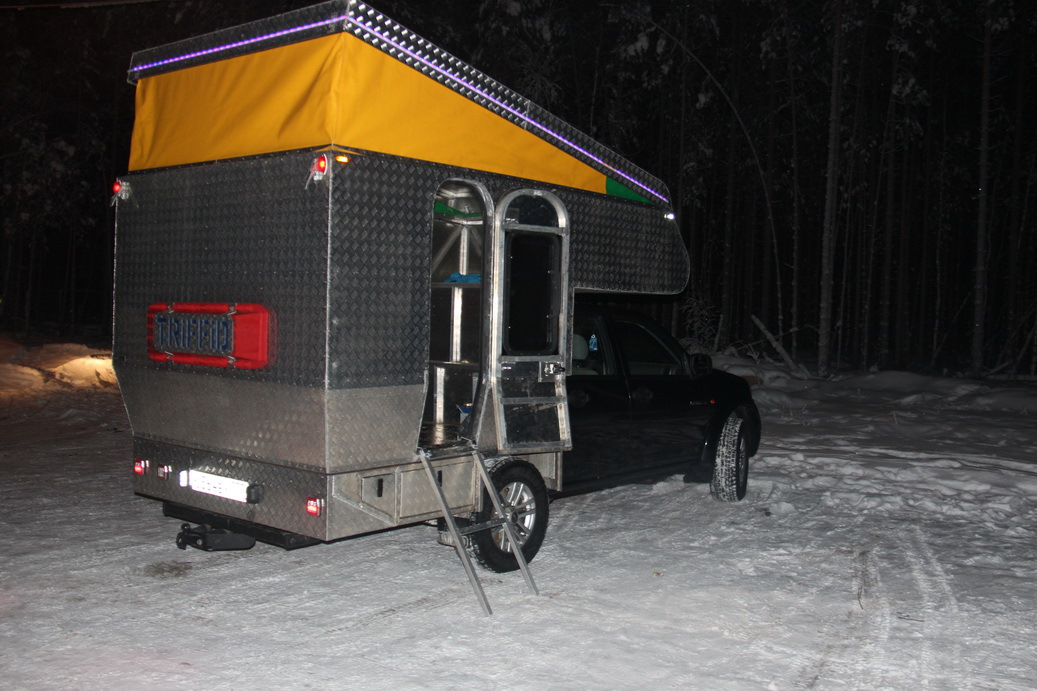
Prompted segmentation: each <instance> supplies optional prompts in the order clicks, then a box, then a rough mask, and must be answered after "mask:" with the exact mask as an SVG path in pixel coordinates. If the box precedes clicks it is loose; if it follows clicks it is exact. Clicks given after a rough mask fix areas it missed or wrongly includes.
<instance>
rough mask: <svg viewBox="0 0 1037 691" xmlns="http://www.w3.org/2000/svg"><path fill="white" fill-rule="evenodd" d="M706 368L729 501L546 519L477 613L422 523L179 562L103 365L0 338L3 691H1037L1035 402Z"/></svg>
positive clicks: (675, 501) (1021, 392)
mask: <svg viewBox="0 0 1037 691" xmlns="http://www.w3.org/2000/svg"><path fill="white" fill-rule="evenodd" d="M726 365H727V366H729V367H731V368H732V369H735V370H736V371H738V372H739V373H741V374H743V375H746V376H749V377H753V378H754V379H756V380H759V383H758V384H757V385H756V386H755V395H756V397H757V400H758V402H759V404H760V408H761V411H762V413H763V419H764V425H765V429H764V437H763V443H762V446H761V448H760V453H759V454H758V455H757V456H756V457H755V458H754V459H753V463H752V467H751V468H752V469H751V476H750V490H749V495H748V497H747V498H746V500H745V501H743V502H741V503H739V504H734V505H730V504H721V503H719V502H715V501H712V500H711V499H710V498H709V493H708V489H707V487H705V486H701V485H685V484H683V483H682V482H681V480H680V478H677V477H674V478H670V479H667V480H664V481H661V482H658V483H655V484H642V485H633V486H627V487H621V488H616V489H612V490H609V491H604V492H599V493H594V494H586V495H582V496H575V497H569V498H563V499H559V500H557V501H555V502H554V503H553V504H552V505H551V524H550V526H549V528H548V537H547V541H546V542H545V545H544V548H543V549H542V550H541V552H540V554H539V556H538V557H537V558H536V560H535V561H533V563H532V570H533V574H534V576H535V578H536V581H537V585H538V586H539V588H540V590H541V596H540V597H534V596H532V595H530V594H529V593H528V592H527V590H526V588H525V584H524V582H523V580H522V578H521V576H520V575H519V574H517V573H516V574H507V575H498V574H490V573H487V572H481V573H480V576H481V577H482V580H483V583H484V585H485V588H486V591H487V595H488V596H489V599H490V602H491V604H492V605H493V607H494V610H495V613H494V615H493V616H492V617H487V616H485V615H484V614H483V613H482V611H481V609H480V607H479V605H478V601H477V600H476V598H475V596H474V595H473V593H472V590H471V588H470V586H469V584H468V582H467V579H466V578H465V574H464V571H463V569H462V568H461V565H460V563H459V561H458V559H457V557H456V555H455V554H454V552H453V550H452V549H451V548H447V547H441V546H438V545H436V544H435V528H433V527H429V526H424V525H422V526H416V527H411V528H405V529H402V530H395V531H389V532H385V533H381V534H377V535H371V536H365V537H360V538H356V539H352V540H346V541H342V542H338V543H335V544H329V545H320V546H316V547H310V548H306V549H302V550H297V551H293V552H285V551H282V550H281V549H278V548H275V547H269V546H266V545H262V544H260V545H257V546H256V547H255V548H254V549H253V550H251V551H248V552H225V553H204V552H197V551H180V550H178V549H177V548H176V547H175V546H174V544H173V537H174V535H175V533H176V531H177V528H178V525H179V522H178V521H175V520H173V519H168V518H163V517H162V515H161V507H160V505H159V504H158V503H157V502H154V501H152V500H146V499H142V498H140V497H136V496H134V495H133V494H132V492H131V490H130V480H129V478H130V431H129V428H128V424H127V422H126V417H125V414H124V412H123V410H122V407H121V405H122V404H121V400H120V398H119V394H118V389H117V388H116V387H115V386H114V383H113V380H112V378H111V372H110V368H109V367H108V365H107V362H106V361H105V360H104V359H103V353H97V352H94V351H91V350H89V349H86V348H83V347H80V346H48V347H45V348H36V349H31V350H29V351H26V350H24V349H22V348H20V347H19V346H17V345H15V344H14V343H12V342H10V341H7V340H0V687H3V688H5V689H19V688H28V689H38V688H62V689H64V688H206V689H246V688H353V687H357V688H359V687H363V688H377V689H381V688H384V689H399V688H408V689H409V688H458V689H468V688H472V689H476V688H480V689H481V688H495V687H496V688H518V689H534V688H535V689H544V688H551V689H556V688H562V689H589V688H616V689H625V688H642V689H643V688H702V689H745V688H774V689H794V688H804V687H816V688H860V689H873V688H895V689H911V688H918V687H929V688H937V689H966V688H970V689H971V688H981V689H1031V688H1035V687H1037V574H1035V566H1037V559H1035V558H1037V425H1035V424H1034V423H1035V414H1037V388H1035V387H1034V386H1033V385H1032V384H1031V385H1021V384H1005V385H997V386H992V385H989V384H983V383H978V382H971V381H966V380H951V379H935V378H929V377H922V376H917V375H910V374H904V373H895V372H886V373H878V374H867V375H861V376H857V377H853V378H848V379H843V380H841V381H838V382H820V381H802V380H797V379H793V378H791V377H788V376H787V375H785V374H783V373H781V372H780V371H777V370H774V369H766V370H757V369H755V368H753V367H752V366H750V365H747V364H746V363H739V362H733V361H730V362H727V363H726Z"/></svg>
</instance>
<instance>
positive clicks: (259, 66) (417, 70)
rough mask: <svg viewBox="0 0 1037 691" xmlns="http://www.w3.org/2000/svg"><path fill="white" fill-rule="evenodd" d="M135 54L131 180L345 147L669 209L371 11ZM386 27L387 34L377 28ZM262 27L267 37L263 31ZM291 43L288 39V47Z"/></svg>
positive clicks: (509, 97) (315, 15)
mask: <svg viewBox="0 0 1037 691" xmlns="http://www.w3.org/2000/svg"><path fill="white" fill-rule="evenodd" d="M281 21H282V22H293V21H294V22H295V25H294V26H291V25H289V26H287V27H269V28H270V29H271V30H270V31H269V32H268V33H267V34H262V33H257V35H255V36H252V37H250V38H248V39H246V40H240V39H239V40H237V41H229V42H227V43H222V44H221V43H220V41H221V39H229V38H230V37H224V36H221V35H220V34H211V35H210V36H209V37H202V39H200V40H203V39H206V38H208V41H207V42H206V43H205V47H204V48H201V49H200V50H191V49H190V47H189V46H183V45H182V44H175V45H174V46H172V47H167V49H168V48H174V47H177V46H179V47H180V51H181V52H180V53H179V54H170V55H166V56H165V57H163V56H162V54H161V53H159V54H156V51H162V50H163V48H159V49H153V50H151V51H146V52H144V53H138V54H136V55H135V56H134V61H133V66H132V67H131V70H130V77H131V81H136V82H137V96H136V106H137V112H136V121H135V124H134V129H133V139H132V148H131V156H130V169H131V170H133V171H138V170H145V169H152V168H160V167H167V166H179V165H185V164H193V163H200V162H206V161H214V160H222V159H228V158H238V157H242V156H253V155H258V154H266V153H275V152H281V151H290V150H296V149H305V148H314V147H322V146H337V147H343V148H347V149H359V150H365V151H371V152H378V153H384V154H390V155H395V156H403V157H406V158H411V159H416V160H422V161H429V162H434V163H441V164H445V165H450V166H456V167H460V168H470V169H475V170H482V171H487V172H491V173H498V174H502V175H509V176H514V177H518V178H525V179H529V180H535V181H538V182H543V183H547V184H551V185H560V186H564V187H571V188H575V189H580V190H586V191H589V192H597V193H600V194H609V195H614V196H620V197H626V198H630V199H636V200H639V201H647V202H653V203H666V202H667V199H666V196H667V194H666V190H665V187H664V186H663V185H662V183H660V182H659V181H658V180H655V179H654V178H652V177H651V176H650V175H648V174H647V173H645V172H644V171H641V170H640V169H638V168H636V166H633V165H632V164H630V163H629V162H626V161H624V160H623V159H621V158H620V157H618V156H617V155H616V154H614V153H612V152H611V151H608V150H607V149H605V147H602V146H601V145H600V144H597V143H596V142H593V140H590V139H589V138H587V137H585V136H584V135H582V134H581V133H579V132H577V131H576V130H574V129H573V128H571V127H569V126H568V125H566V124H565V123H563V122H561V121H560V120H558V119H557V118H554V117H553V116H551V115H550V114H548V113H546V112H545V111H543V110H542V109H540V108H538V107H536V106H535V105H533V104H531V103H530V102H528V101H527V100H525V99H523V98H522V97H520V96H518V95H517V94H515V93H514V92H511V91H510V90H508V89H506V88H505V87H503V86H501V85H500V84H498V83H496V82H494V81H493V80H491V79H490V78H488V77H486V76H485V75H482V74H481V73H479V72H477V71H475V70H474V69H472V68H470V67H468V66H467V65H465V64H464V63H462V62H460V61H459V60H456V58H453V57H452V56H449V55H448V54H446V53H445V52H443V51H441V50H440V49H438V48H436V47H435V46H432V45H431V44H428V43H427V42H424V41H423V40H421V39H418V38H417V37H415V36H414V35H413V34H411V33H409V32H406V31H405V30H404V31H400V32H394V31H392V29H394V28H396V27H395V26H392V25H391V24H389V23H388V20H386V19H385V18H384V17H382V16H381V15H378V14H377V13H376V12H374V11H373V10H371V9H370V8H367V7H366V6H364V5H363V4H362V3H345V2H331V3H325V4H324V5H318V6H315V7H314V8H309V9H308V10H303V11H300V12H297V13H291V14H289V15H282V18H281ZM379 23H381V24H382V25H379ZM262 28H264V27H258V28H257V32H258V31H261V30H262ZM286 39H291V40H288V41H286Z"/></svg>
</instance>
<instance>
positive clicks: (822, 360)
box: [817, 0, 843, 376]
mask: <svg viewBox="0 0 1037 691" xmlns="http://www.w3.org/2000/svg"><path fill="white" fill-rule="evenodd" d="M832 29H833V31H835V44H834V46H833V48H832V93H831V98H830V100H829V108H828V165H827V167H826V175H827V179H826V182H825V216H824V227H823V229H822V235H821V291H820V293H821V298H820V304H819V307H820V318H819V319H818V338H817V371H818V374H820V375H821V376H827V375H828V371H829V360H830V359H831V346H832V289H833V282H834V280H835V217H836V208H837V201H838V200H837V198H836V197H837V193H838V189H839V112H840V110H841V109H842V82H843V0H835V3H834V5H833V8H832Z"/></svg>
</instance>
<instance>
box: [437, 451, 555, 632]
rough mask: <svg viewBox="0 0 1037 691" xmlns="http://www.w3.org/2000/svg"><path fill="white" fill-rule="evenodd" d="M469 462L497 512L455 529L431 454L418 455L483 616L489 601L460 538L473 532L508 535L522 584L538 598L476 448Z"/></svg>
mask: <svg viewBox="0 0 1037 691" xmlns="http://www.w3.org/2000/svg"><path fill="white" fill-rule="evenodd" d="M470 453H471V454H472V462H473V463H474V464H475V467H476V468H477V469H478V473H479V479H480V480H482V485H483V487H485V488H486V493H487V494H488V495H490V501H491V502H493V508H494V509H495V510H496V511H497V518H493V519H490V520H489V521H486V522H485V523H475V524H473V525H468V526H465V527H464V528H459V527H458V526H457V521H455V520H454V516H453V514H452V513H451V512H450V505H449V504H448V503H447V500H446V495H445V494H444V493H443V488H442V487H441V486H440V484H439V482H438V481H437V479H436V472H435V471H434V470H433V469H432V454H431V453H430V452H429V451H428V450H426V449H421V450H420V452H419V455H420V456H421V463H422V465H423V466H425V473H426V474H427V475H428V480H429V483H430V484H431V485H432V488H433V489H434V490H435V493H436V497H437V498H438V499H439V507H440V509H441V510H442V512H443V518H444V520H445V521H446V526H447V530H449V531H450V537H451V538H452V540H453V543H454V549H456V550H457V556H459V557H460V558H461V564H462V565H463V566H464V570H465V573H467V574H468V581H469V582H470V583H471V584H472V589H473V590H474V591H475V595H476V597H478V598H479V604H480V605H482V608H483V611H484V612H486V614H493V610H492V609H491V608H490V602H489V600H487V599H486V592H485V591H484V590H483V587H482V583H481V582H480V581H479V576H477V575H476V573H475V566H474V565H473V564H472V557H471V555H470V554H468V550H466V549H465V546H464V540H463V536H464V535H470V534H472V533H477V532H479V531H480V530H491V529H493V528H496V527H498V526H502V527H503V528H504V531H505V532H506V533H507V535H508V541H509V542H510V544H511V550H512V553H513V554H514V555H515V560H516V561H517V562H518V565H519V569H520V570H521V571H522V576H523V577H524V578H525V579H526V585H527V586H528V587H529V592H531V593H533V594H534V595H539V594H540V591H539V590H537V587H536V583H534V582H533V574H532V573H530V571H529V564H527V563H526V555H524V554H523V553H522V548H521V545H520V544H519V541H518V536H517V535H516V534H515V530H514V529H513V528H512V527H511V523H510V522H509V521H508V520H507V519H506V518H505V517H504V509H503V507H502V506H501V501H500V496H499V495H498V494H497V488H496V487H494V486H493V480H492V479H491V478H490V473H489V471H487V470H486V459H485V457H484V456H483V454H482V452H481V451H479V450H478V449H475V448H473V449H471V451H470Z"/></svg>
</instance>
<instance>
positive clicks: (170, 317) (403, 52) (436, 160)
mask: <svg viewBox="0 0 1037 691" xmlns="http://www.w3.org/2000/svg"><path fill="white" fill-rule="evenodd" d="M129 80H130V82H131V83H132V84H135V85H136V118H135V122H134V127H133V134H132V143H131V154H130V161H129V166H128V170H129V172H127V173H126V174H125V175H123V176H122V177H120V178H119V180H118V181H117V183H116V189H115V196H114V198H113V203H114V204H115V205H116V207H117V210H116V235H117V251H116V271H115V305H114V315H115V316H114V320H115V327H114V333H115V338H114V346H113V355H114V363H115V368H116V371H117V374H118V378H119V383H120V386H121V388H122V392H123V396H124V399H125V403H126V408H127V411H128V415H129V419H130V423H131V426H132V429H133V443H134V446H133V455H134V460H133V471H134V476H133V477H134V491H135V492H136V493H138V494H140V495H144V496H147V497H152V498H155V499H158V500H160V501H161V502H162V503H163V506H164V512H165V514H166V515H168V516H172V517H176V518H178V519H181V520H183V521H185V522H186V523H185V524H184V527H183V529H182V531H181V533H180V535H179V536H178V544H179V545H180V546H181V547H185V546H195V547H200V548H203V549H233V548H245V547H248V546H251V544H253V543H254V540H255V539H256V538H258V539H260V540H262V541H265V542H269V543H271V544H275V545H280V546H282V547H285V548H295V547H300V546H304V545H308V544H313V543H316V542H321V541H332V540H337V539H339V538H344V537H348V536H353V535H358V534H362V533H367V532H371V531H376V530H381V529H385V528H390V527H395V526H401V525H408V524H415V523H421V522H426V521H432V520H436V519H439V521H440V524H441V525H442V526H443V528H444V530H445V531H446V533H445V534H446V537H445V538H444V541H445V542H447V543H451V544H455V546H457V547H458V552H459V553H460V554H462V561H463V562H465V563H466V568H468V570H469V576H470V577H471V576H472V574H471V569H470V562H469V561H468V560H467V557H466V556H464V555H465V554H466V552H465V550H464V549H462V548H461V545H462V544H465V545H468V547H469V548H470V550H471V553H473V554H474V555H475V556H476V557H477V560H478V561H480V562H481V563H482V564H483V565H484V566H487V567H489V568H491V569H494V570H497V571H507V570H513V569H515V568H522V569H523V571H524V572H525V573H526V574H527V581H529V582H530V585H532V581H531V579H529V577H528V570H527V569H526V568H525V561H526V560H528V559H531V558H532V557H533V556H534V555H535V554H536V551H537V549H538V548H539V547H540V544H541V542H542V540H543V539H544V534H545V530H546V525H547V515H548V492H549V491H551V492H558V491H561V490H563V489H565V483H564V476H563V468H562V466H563V463H562V461H563V458H564V457H565V455H566V452H567V451H569V450H570V449H571V448H572V445H573V441H572V430H573V427H572V425H571V421H570V401H569V399H568V396H567V376H566V375H567V374H568V373H573V374H574V378H573V379H574V381H575V378H576V377H578V376H580V375H579V374H578V373H577V372H580V371H582V372H584V373H585V374H584V378H586V376H591V375H593V374H597V372H596V371H594V370H593V369H591V368H586V367H584V368H583V369H582V370H581V369H580V367H577V368H576V369H574V364H573V349H574V347H575V348H576V349H577V351H578V353H577V354H578V355H580V356H582V357H586V356H587V355H588V352H587V351H588V340H587V337H588V336H590V337H591V340H592V341H595V340H597V338H598V335H597V334H590V333H587V334H579V333H577V334H576V335H575V336H574V331H573V324H574V315H573V305H574V296H575V294H576V293H578V292H597V293H628V294H629V293H676V292H679V291H680V290H681V289H682V288H683V286H684V284H685V282H686V280H687V275H688V266H689V260H688V255H687V251H686V249H685V247H684V244H683V242H682V239H681V235H680V232H679V230H678V227H677V224H676V222H675V220H674V214H673V209H672V207H671V203H670V199H669V193H668V192H667V189H666V187H665V185H663V183H662V182H660V181H659V180H657V179H656V178H654V177H652V176H651V175H649V174H648V173H646V172H645V171H643V170H641V169H639V168H638V167H636V166H634V165H633V164H631V163H630V162H628V161H626V160H624V159H623V158H621V157H620V156H618V155H617V154H615V153H613V152H612V151H610V150H609V149H607V148H605V147H603V146H602V145H600V144H598V143H596V142H595V141H593V140H592V139H590V138H589V137H587V136H586V135H584V134H582V133H580V132H579V131H577V130H575V129H574V128H572V127H571V126H569V125H567V124H566V123H564V122H563V121H561V120H559V119H558V118H556V117H554V116H552V115H550V114H549V113H547V112H545V111H544V110H543V109H541V108H539V107H538V106H536V105H535V104H533V103H531V102H530V101H528V100H527V99H525V98H523V97H521V96H519V95H518V94H516V93H514V92H513V91H511V90H509V89H508V88H506V87H504V86H502V85H501V84H499V83H497V82H495V81H494V80H492V79H490V78H489V77H487V76H485V75H483V74H481V73H479V72H478V71H476V70H475V69H473V68H472V67H470V66H469V65H467V64H465V63H463V62H462V61H460V60H458V59H456V58H454V57H453V56H451V55H450V54H448V53H446V52H444V51H443V50H441V49H439V48H437V47H436V46H434V45H432V44H430V43H429V42H427V41H425V40H424V39H422V38H420V37H418V36H416V35H415V34H414V33H413V32H411V31H409V30H407V29H405V28H403V27H402V26H400V25H398V24H396V23H395V22H393V21H392V20H390V19H388V18H386V17H385V16H383V15H381V14H379V13H378V12H377V11H375V10H374V9H372V8H370V7H368V6H367V5H365V4H364V3H361V2H353V1H346V0H335V1H333V2H326V3H323V4H320V5H316V6H313V7H309V8H306V9H302V10H298V11H295V12H291V13H288V14H284V15H280V16H277V17H273V18H270V19H266V20H261V21H257V22H254V23H251V24H246V25H244V26H240V27H235V28H232V29H227V30H224V31H219V32H216V33H213V34H209V35H205V36H201V37H198V38H193V39H189V40H185V41H181V42H179V43H174V44H170V45H166V46H162V47H158V48H153V49H149V50H144V51H141V52H138V53H136V54H134V56H133V58H132V62H131V66H130V69H129ZM602 338H604V334H602ZM660 338H664V337H660ZM666 347H667V348H669V349H670V352H671V355H672V357H673V358H674V363H675V364H674V365H673V368H674V371H673V372H669V373H670V374H679V375H680V378H681V380H682V381H691V380H692V379H694V376H693V375H695V370H696V368H699V369H701V368H703V366H704V367H705V370H708V371H709V372H710V373H711V374H710V375H709V376H707V377H706V378H707V379H709V378H710V376H712V377H713V378H714V379H715V378H716V376H719V373H716V372H712V370H711V369H710V368H709V363H708V358H705V359H704V360H703V359H701V358H700V359H699V360H697V361H692V358H690V357H688V356H686V355H685V354H684V353H683V352H681V353H677V354H674V352H673V351H674V348H673V346H672V345H667V346H666ZM610 357H615V358H618V357H619V356H610ZM624 363H625V361H624ZM624 363H621V362H620V361H619V360H618V359H615V360H614V364H613V367H614V372H612V373H613V374H619V373H622V372H626V373H628V374H629V373H630V372H632V371H633V370H632V368H631V367H630V366H629V365H628V364H624ZM677 370H679V372H678V371H677ZM588 373H589V374H588ZM659 373H662V370H660V371H659ZM604 374H608V373H604ZM700 374H702V372H700ZM604 378H608V377H607V376H606V377H604ZM649 378H651V377H649ZM732 379H733V378H732ZM725 381H726V380H725ZM624 386H625V384H624ZM725 386H727V387H728V388H727V389H725V391H728V393H724V394H723V395H717V396H714V398H715V400H713V401H712V403H708V402H707V403H703V404H702V405H706V406H709V407H710V411H709V415H707V416H705V418H704V419H708V420H707V421H708V423H709V429H708V430H707V431H706V432H703V433H702V434H701V435H700V437H701V438H700V439H699V442H698V443H699V447H698V448H695V447H693V446H689V447H688V448H687V449H686V456H685V461H684V462H685V464H687V465H694V464H695V463H697V462H699V461H702V462H704V463H705V464H706V465H708V466H709V467H713V466H716V467H718V468H719V467H720V465H721V464H718V463H717V462H716V461H715V457H717V456H724V457H725V458H726V455H725V454H727V455H731V453H733V454H734V455H735V456H738V455H739V454H741V456H740V457H741V458H742V460H740V461H738V462H737V463H735V465H731V464H730V463H728V464H727V465H730V468H727V470H731V469H734V470H735V471H737V472H736V473H735V474H736V475H737V476H739V478H740V482H741V492H742V493H743V494H744V477H742V476H744V473H745V469H747V467H748V466H747V457H748V455H751V453H752V452H753V451H755V444H756V440H757V439H758V435H759V420H758V415H756V413H755V407H754V406H752V401H751V397H750V396H749V393H748V387H742V386H736V385H731V384H730V382H727V383H725ZM642 388H643V387H642ZM584 389H585V390H592V389H591V388H587V387H584ZM646 390H647V389H646ZM628 393H629V395H628ZM700 393H701V392H700ZM583 396H584V397H586V396H587V394H586V393H584V394H583ZM623 396H624V397H625V398H624V400H626V401H632V403H631V405H633V406H634V407H635V408H636V405H637V396H638V392H637V391H632V392H624V394H623ZM643 402H644V401H642V403H643ZM624 405H626V404H624ZM683 405H685V406H687V405H688V404H687V403H684V404H683ZM691 407H694V405H692V406H691ZM624 415H626V414H625V413H624ZM627 417H631V418H633V417H636V415H627ZM728 420H734V421H735V422H740V423H745V424H744V426H743V427H741V428H740V429H741V432H739V433H738V434H736V436H735V437H732V438H731V439H729V440H728V441H726V442H724V441H723V439H726V437H723V434H722V432H723V431H724V430H727V432H728V436H730V428H731V427H732V424H729V423H727V422H726V421H728ZM733 427H735V428H739V425H738V424H735V425H733ZM737 431H738V430H737V429H736V432H737ZM724 444H726V445H727V446H728V447H730V449H728V451H730V453H728V452H727V451H724V450H722V452H721V453H720V454H717V452H716V447H717V446H723V445H724ZM732 463H734V461H732ZM739 464H740V465H739ZM736 466H737V468H736ZM726 467H727V466H725V468H726ZM724 472H727V471H726V470H725V471H724ZM736 479H738V478H736ZM725 482H727V481H725ZM721 484H722V483H721ZM490 486H495V487H497V488H499V489H500V494H499V496H498V493H497V492H487V491H486V488H487V487H490ZM722 489H723V488H721V490H722ZM192 523H194V524H197V526H195V527H192V526H191V524H192ZM515 544H520V545H522V549H521V550H518V549H514V548H513V545H515Z"/></svg>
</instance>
